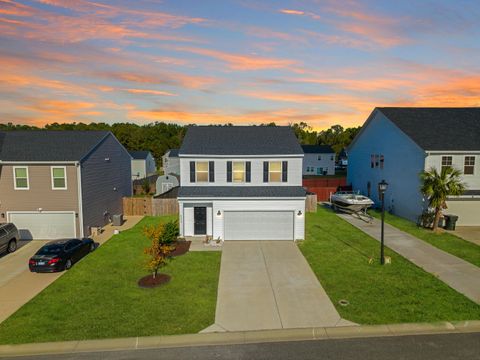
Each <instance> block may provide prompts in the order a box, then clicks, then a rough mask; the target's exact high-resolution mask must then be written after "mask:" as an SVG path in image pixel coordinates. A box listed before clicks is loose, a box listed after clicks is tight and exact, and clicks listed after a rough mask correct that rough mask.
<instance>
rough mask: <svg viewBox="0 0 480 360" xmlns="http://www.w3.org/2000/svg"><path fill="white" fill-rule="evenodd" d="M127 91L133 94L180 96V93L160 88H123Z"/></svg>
mask: <svg viewBox="0 0 480 360" xmlns="http://www.w3.org/2000/svg"><path fill="white" fill-rule="evenodd" d="M123 90H124V91H126V92H129V93H131V94H141V95H143V94H147V95H159V96H178V94H173V93H170V92H167V91H159V90H149V89H123Z"/></svg>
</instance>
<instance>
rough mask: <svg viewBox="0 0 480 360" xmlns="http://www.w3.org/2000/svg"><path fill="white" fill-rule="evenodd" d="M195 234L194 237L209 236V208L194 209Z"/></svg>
mask: <svg viewBox="0 0 480 360" xmlns="http://www.w3.org/2000/svg"><path fill="white" fill-rule="evenodd" d="M193 222H194V227H193V233H194V235H206V234H207V208H206V207H195V208H193Z"/></svg>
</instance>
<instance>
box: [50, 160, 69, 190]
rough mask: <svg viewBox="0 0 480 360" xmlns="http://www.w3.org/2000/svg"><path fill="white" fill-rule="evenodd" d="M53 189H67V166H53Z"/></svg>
mask: <svg viewBox="0 0 480 360" xmlns="http://www.w3.org/2000/svg"><path fill="white" fill-rule="evenodd" d="M52 189H53V190H66V189H67V169H66V167H65V166H52Z"/></svg>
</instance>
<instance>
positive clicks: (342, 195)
mask: <svg viewBox="0 0 480 360" xmlns="http://www.w3.org/2000/svg"><path fill="white" fill-rule="evenodd" d="M330 202H331V203H332V207H333V208H334V209H339V210H343V211H350V212H353V213H358V212H360V211H363V212H366V211H367V209H368V208H369V207H371V206H372V205H373V204H374V202H373V201H372V199H370V198H368V197H366V196H364V195H361V194H357V193H355V192H353V191H337V192H336V193H334V194H332V195H331V196H330Z"/></svg>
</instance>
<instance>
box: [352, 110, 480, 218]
mask: <svg viewBox="0 0 480 360" xmlns="http://www.w3.org/2000/svg"><path fill="white" fill-rule="evenodd" d="M348 156H349V159H348V182H349V183H351V184H352V186H353V188H354V189H355V190H360V191H361V192H362V193H364V194H365V195H367V196H369V197H371V198H372V200H374V201H377V203H378V201H379V199H378V193H377V184H378V183H379V182H380V181H381V180H382V179H385V180H386V181H387V182H388V183H389V187H388V190H387V192H386V193H385V202H386V208H387V209H388V210H390V211H392V212H393V213H395V214H397V215H399V216H402V217H404V218H407V219H410V220H412V221H417V219H418V217H419V215H420V214H421V213H422V211H423V210H424V209H425V208H426V207H428V204H427V203H426V200H425V199H424V197H423V196H422V194H421V192H420V186H421V182H420V178H419V174H420V173H421V172H422V171H424V170H429V169H430V168H432V167H435V168H436V169H437V170H438V171H440V170H441V168H442V167H444V166H453V167H454V168H457V169H459V170H461V171H462V173H463V175H462V180H463V182H465V184H466V185H467V188H468V190H467V191H466V192H465V193H464V195H463V196H457V197H450V198H449V199H448V201H447V207H448V208H447V209H446V210H445V211H444V213H446V214H455V215H458V216H459V219H458V222H457V224H458V225H467V226H471V225H476V226H479V225H480V167H479V162H480V108H398V107H386V108H376V109H375V110H374V111H373V112H372V114H371V115H370V116H369V118H368V119H367V121H366V122H365V124H364V125H363V127H362V129H361V131H360V132H359V134H358V135H357V136H356V138H355V139H354V140H353V142H352V144H351V145H350V147H349V149H348Z"/></svg>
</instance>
